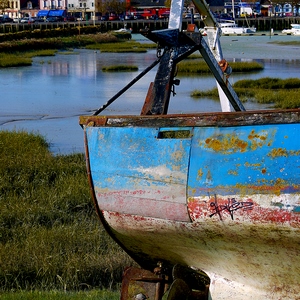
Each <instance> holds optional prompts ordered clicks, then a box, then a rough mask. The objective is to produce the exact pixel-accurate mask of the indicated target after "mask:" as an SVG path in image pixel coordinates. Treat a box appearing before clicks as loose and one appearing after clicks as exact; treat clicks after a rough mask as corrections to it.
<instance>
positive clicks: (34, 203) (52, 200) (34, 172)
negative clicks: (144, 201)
mask: <svg viewBox="0 0 300 300" xmlns="http://www.w3.org/2000/svg"><path fill="white" fill-rule="evenodd" d="M0 154H1V155H0V207H1V210H0V240H1V243H0V266H1V268H0V298H1V299H11V298H9V297H14V299H48V298H45V297H44V296H41V298H38V297H39V295H41V294H40V293H41V292H32V291H46V292H48V293H46V295H47V297H49V299H52V298H51V297H52V295H53V293H54V294H55V293H58V294H60V296H59V297H60V298H58V299H66V297H69V296H70V295H71V294H70V293H69V292H74V291H76V292H78V291H89V290H94V289H96V290H98V291H100V290H115V289H117V290H118V287H119V286H120V282H121V278H122V272H123V270H124V268H125V267H126V266H129V265H132V264H133V261H132V260H131V259H130V258H129V256H128V255H127V254H126V253H125V252H124V251H122V250H121V249H120V248H119V246H118V245H116V243H115V242H114V241H113V240H112V239H111V238H110V237H109V236H108V235H107V233H106V231H105V230H104V229H103V227H102V225H101V224H100V221H99V219H98V216H97V215H96V212H95V209H94V206H93V203H92V200H91V196H90V191H89V187H88V181H87V175H86V167H85V158H84V155H83V154H72V155H66V156H63V155H57V156H53V155H52V154H51V153H50V151H49V148H48V144H47V142H46V141H45V140H44V138H42V137H41V136H39V135H35V134H31V133H26V132H7V131H0ZM49 291H58V292H49ZM6 292H9V294H4V293H6ZM11 292H16V293H13V294H11ZM61 292H67V293H61ZM93 293H97V292H93ZM93 293H92V294H87V295H86V297H94V296H91V295H93ZM82 295H84V294H82ZM31 296H32V297H34V298H31ZM4 297H6V298H4ZM16 297H19V298H16ZM82 297H83V296H82ZM97 297H98V296H97ZM92 299H93V298H92ZM97 299H100V298H97ZM101 299H106V298H101ZM107 299H108V298H107ZM110 299H111V298H110Z"/></svg>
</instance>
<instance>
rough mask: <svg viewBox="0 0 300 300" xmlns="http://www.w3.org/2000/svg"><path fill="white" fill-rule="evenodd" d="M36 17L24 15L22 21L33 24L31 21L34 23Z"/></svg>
mask: <svg viewBox="0 0 300 300" xmlns="http://www.w3.org/2000/svg"><path fill="white" fill-rule="evenodd" d="M34 21H35V20H34V19H33V18H30V17H24V18H22V19H21V21H20V22H21V23H28V24H31V23H34Z"/></svg>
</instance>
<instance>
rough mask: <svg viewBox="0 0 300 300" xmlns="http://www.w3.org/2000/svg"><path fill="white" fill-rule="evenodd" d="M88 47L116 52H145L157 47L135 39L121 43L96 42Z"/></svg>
mask: <svg viewBox="0 0 300 300" xmlns="http://www.w3.org/2000/svg"><path fill="white" fill-rule="evenodd" d="M86 48H87V49H93V50H100V51H101V52H115V53H129V52H134V53H144V52H147V49H153V48H156V44H154V43H153V44H149V43H147V44H145V43H139V42H135V41H126V42H119V43H96V44H92V45H87V46H86Z"/></svg>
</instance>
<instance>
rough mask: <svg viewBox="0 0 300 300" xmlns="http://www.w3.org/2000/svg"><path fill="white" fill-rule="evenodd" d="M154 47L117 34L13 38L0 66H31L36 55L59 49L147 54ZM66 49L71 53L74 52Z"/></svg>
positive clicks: (0, 50)
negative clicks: (122, 37)
mask: <svg viewBox="0 0 300 300" xmlns="http://www.w3.org/2000/svg"><path fill="white" fill-rule="evenodd" d="M153 47H156V44H154V43H153V44H142V43H139V42H134V41H128V40H122V39H120V38H119V37H117V36H115V35H114V34H113V33H103V34H102V33H97V34H90V35H81V36H72V37H59V38H44V39H42V38H40V39H29V40H27V39H24V40H19V41H9V42H3V43H0V54H1V55H0V68H1V67H2V68H5V67H18V66H30V65H31V64H32V59H31V58H32V57H34V56H53V55H55V53H56V52H57V50H68V49H73V48H86V49H93V50H100V51H101V52H116V53H118V52H123V53H126V52H134V53H144V52H147V49H149V48H153ZM28 49H30V50H29V51H28ZM65 52H68V53H70V51H65Z"/></svg>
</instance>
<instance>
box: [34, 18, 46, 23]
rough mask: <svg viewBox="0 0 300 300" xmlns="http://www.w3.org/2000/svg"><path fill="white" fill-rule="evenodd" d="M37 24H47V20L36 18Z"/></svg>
mask: <svg viewBox="0 0 300 300" xmlns="http://www.w3.org/2000/svg"><path fill="white" fill-rule="evenodd" d="M35 22H36V23H42V22H45V18H36V19H35Z"/></svg>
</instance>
